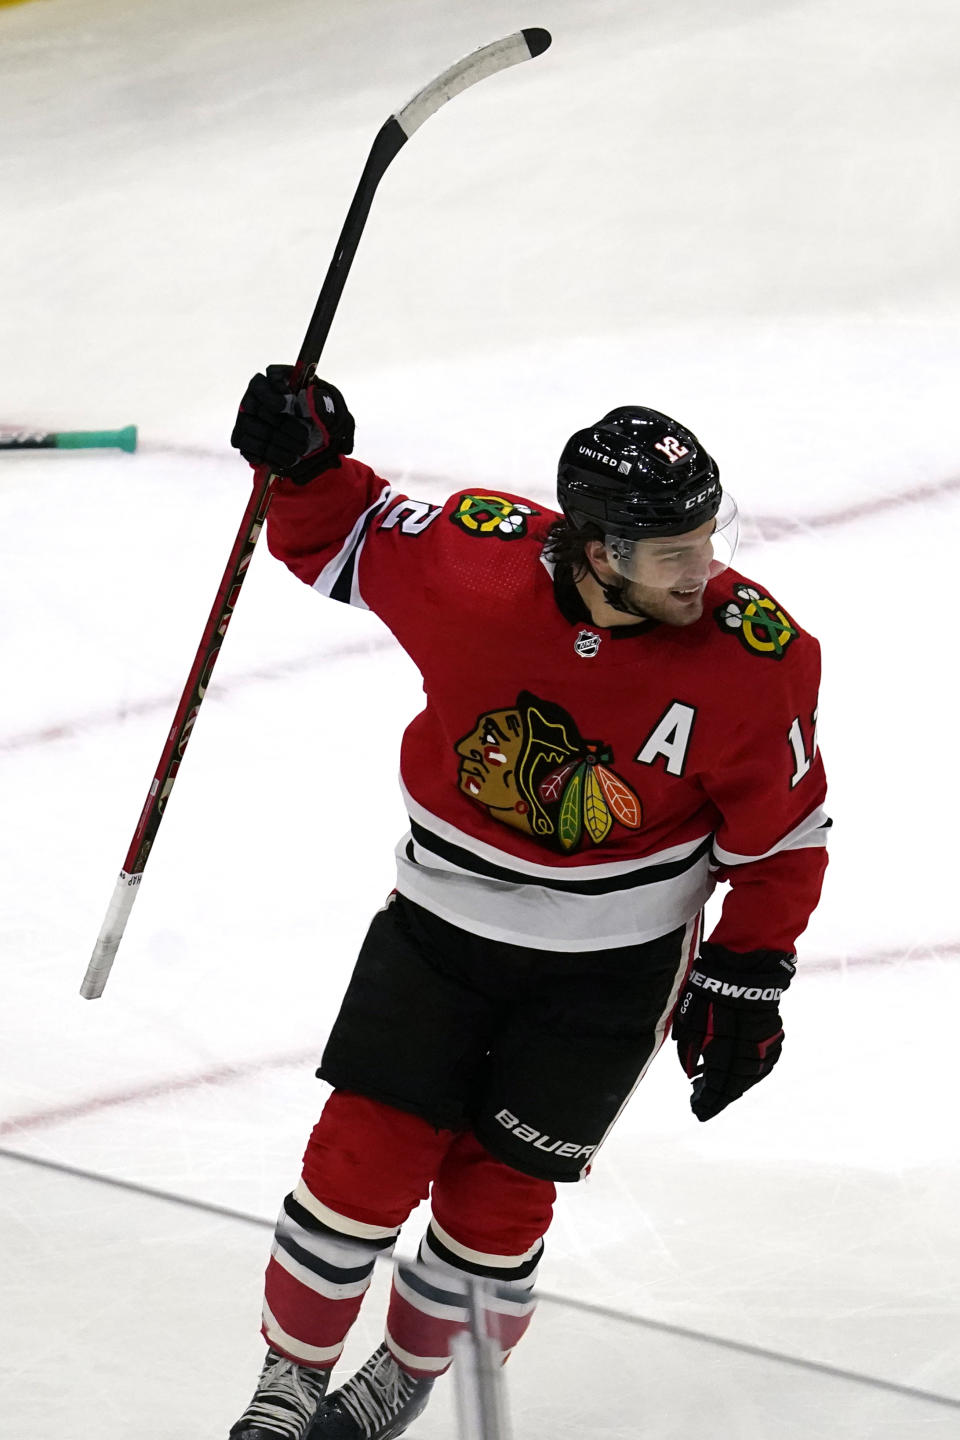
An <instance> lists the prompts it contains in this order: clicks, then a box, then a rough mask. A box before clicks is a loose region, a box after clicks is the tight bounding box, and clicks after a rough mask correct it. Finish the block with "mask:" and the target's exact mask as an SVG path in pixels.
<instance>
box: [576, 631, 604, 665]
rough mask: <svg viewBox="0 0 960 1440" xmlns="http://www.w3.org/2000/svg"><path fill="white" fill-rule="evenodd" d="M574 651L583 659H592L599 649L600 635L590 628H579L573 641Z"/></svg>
mask: <svg viewBox="0 0 960 1440" xmlns="http://www.w3.org/2000/svg"><path fill="white" fill-rule="evenodd" d="M573 648H574V650H575V651H576V653H577V654H578V655H579V656H580V657H581V658H582V659H584V660H592V659H593V657H594V655H596V653H597V651H598V650H599V649H600V636H599V635H595V634H594V633H593V631H592V630H581V631H580V634H579V635H578V636H577V638H576V640H574V642H573Z"/></svg>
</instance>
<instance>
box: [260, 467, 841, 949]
mask: <svg viewBox="0 0 960 1440" xmlns="http://www.w3.org/2000/svg"><path fill="white" fill-rule="evenodd" d="M555 518H556V516H555V514H554V513H553V512H551V511H549V510H546V509H544V508H543V507H542V506H537V505H534V504H533V503H532V502H530V501H528V500H524V499H522V498H519V497H516V496H512V495H503V494H493V493H485V492H482V491H479V490H478V491H469V492H467V491H465V492H460V493H458V494H456V495H454V496H452V497H451V498H450V499H449V500H448V501H447V502H446V504H444V505H430V504H426V503H424V502H421V501H417V500H411V499H409V498H407V497H406V496H404V495H401V494H398V493H397V492H396V491H395V490H393V489H392V488H391V487H390V485H389V484H388V483H387V482H386V481H385V480H383V479H381V478H380V477H379V476H377V475H376V474H375V473H374V472H373V471H372V470H371V469H370V468H369V467H368V466H366V465H363V464H361V463H359V462H358V461H355V460H351V459H344V460H343V462H342V465H341V468H339V469H338V470H335V471H331V472H330V473H329V474H326V475H324V476H323V477H322V478H320V479H318V480H316V481H314V482H312V483H311V484H309V485H307V486H303V487H298V486H296V485H293V484H292V483H291V482H290V481H288V480H279V481H277V482H276V486H275V493H274V496H273V500H272V503H271V508H270V511H269V514H268V519H267V541H268V545H269V547H270V550H271V551H272V553H273V554H274V555H275V556H277V557H278V559H280V560H282V561H283V562H284V563H285V564H286V565H288V566H289V568H290V569H291V570H292V571H293V572H294V574H295V575H297V576H299V578H300V579H301V580H303V581H305V582H306V583H307V584H308V585H312V586H313V587H314V589H316V590H318V591H319V592H320V593H321V594H323V595H328V596H331V597H332V598H334V599H336V600H342V601H345V602H346V603H348V604H351V605H357V606H360V607H362V608H364V609H370V610H373V611H375V612H376V614H378V615H379V616H380V617H381V618H382V619H383V620H384V621H385V622H386V624H387V625H388V626H389V627H390V629H391V631H392V632H393V634H394V635H395V636H396V638H397V640H398V641H399V643H400V644H401V645H402V646H403V648H404V649H405V650H406V651H407V653H408V654H409V655H410V657H411V658H412V659H413V661H414V663H415V664H416V665H417V667H418V669H419V670H420V673H421V674H422V676H423V685H424V691H425V693H426V706H425V708H424V709H423V710H422V711H421V713H420V714H419V715H417V716H416V717H415V718H414V719H413V720H412V721H411V722H410V724H409V725H408V727H407V729H406V732H405V734H404V738H403V745H402V750H401V762H400V772H401V774H400V778H401V786H402V789H403V793H404V799H405V801H406V805H407V809H408V813H409V816H410V832H409V834H407V835H405V836H404V837H403V839H402V840H401V842H400V844H399V846H398V848H397V867H398V877H397V888H398V889H399V890H400V891H401V892H402V893H403V894H404V895H407V896H408V897H409V898H410V899H412V900H414V901H416V902H417V903H419V904H421V905H424V906H426V907H427V908H429V909H430V910H432V911H433V912H434V913H435V914H437V915H439V916H441V917H442V918H443V919H445V920H448V921H450V922H451V923H452V924H454V925H459V926H460V927H461V928H463V929H466V930H468V931H471V932H472V933H474V934H478V935H484V936H488V937H490V938H492V939H496V940H505V941H509V942H512V943H515V944H520V945H526V946H533V947H537V948H541V949H550V950H565V951H573V950H589V949H600V948H605V947H608V946H618V945H629V944H633V943H636V942H639V941H644V940H649V939H652V938H654V937H656V936H657V935H663V934H666V933H668V932H669V931H671V930H673V929H675V928H676V927H678V926H680V925H682V924H685V923H686V922H687V921H689V920H690V919H691V918H692V917H693V916H695V915H696V914H697V913H698V911H699V910H700V909H701V908H702V906H703V904H704V902H705V901H706V900H707V898H708V897H709V895H710V894H711V892H712V890H713V889H714V887H715V885H716V883H717V881H718V879H720V880H725V881H729V883H730V890H729V893H728V894H727V895H726V897H725V899H724V904H723V909H722V913H721V916H720V919H719V923H718V925H717V926H716V928H715V930H714V931H713V934H712V935H711V937H710V938H711V939H712V940H714V941H716V942H717V943H719V944H723V945H726V946H728V947H730V948H731V949H734V950H738V951H747V950H754V949H761V948H762V949H775V950H785V951H792V950H793V949H794V944H795V941H796V938H797V936H798V935H799V934H800V932H801V931H802V930H803V929H804V927H805V926H806V924H807V921H808V919H809V916H810V913H811V911H812V910H813V908H814V906H815V905H816V903H817V900H818V898H819V893H820V886H821V882H822V878H823V871H824V868H825V865H826V852H825V848H824V847H825V843H826V834H827V828H828V826H829V823H830V822H829V821H828V820H827V818H826V816H825V814H824V812H823V809H822V806H823V801H824V795H825V790H826V782H825V779H824V773H823V767H822V764H821V761H820V757H819V754H818V752H817V742H816V716H817V687H818V683H819V647H818V645H817V642H816V640H814V639H813V637H812V636H810V635H808V634H806V633H805V632H804V631H802V630H801V629H800V628H799V626H798V625H797V624H796V623H795V622H794V620H793V619H792V618H791V617H790V616H789V615H788V613H787V612H786V611H785V610H784V609H783V608H782V606H781V605H780V604H779V603H778V602H777V601H776V600H774V599H773V598H772V597H771V596H770V595H768V594H767V593H766V591H764V589H763V588H762V587H761V586H760V585H758V584H756V583H754V582H753V581H752V580H748V579H746V578H745V577H744V576H742V575H740V574H738V573H737V572H736V571H733V570H727V571H726V572H724V573H723V574H722V575H720V576H719V577H718V578H717V579H714V580H711V581H710V583H709V585H708V587H707V591H706V594H705V598H704V610H703V614H702V616H701V618H700V619H699V620H698V621H697V622H696V623H695V624H693V625H690V626H686V627H682V628H681V627H673V626H669V625H665V624H654V623H652V622H646V623H641V624H639V625H638V626H625V627H614V628H610V629H605V628H603V627H600V626H597V625H595V624H593V622H592V620H591V619H590V616H589V614H588V612H587V611H586V609H585V607H584V605H583V602H582V600H581V599H580V596H579V594H578V592H577V591H576V588H575V587H574V585H573V584H572V580H571V578H570V577H569V576H565V575H563V574H555V573H554V567H553V566H552V565H551V563H550V562H549V561H548V560H547V559H546V558H545V556H544V545H543V542H544V539H545V536H546V532H547V530H548V528H549V526H550V524H551V523H552V521H553V520H554V519H555Z"/></svg>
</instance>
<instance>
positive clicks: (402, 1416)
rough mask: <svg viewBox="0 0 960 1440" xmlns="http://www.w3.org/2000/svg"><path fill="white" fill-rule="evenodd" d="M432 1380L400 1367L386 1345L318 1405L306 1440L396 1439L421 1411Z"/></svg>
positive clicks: (431, 1385) (427, 1397)
mask: <svg viewBox="0 0 960 1440" xmlns="http://www.w3.org/2000/svg"><path fill="white" fill-rule="evenodd" d="M432 1389H433V1380H432V1379H429V1380H416V1379H415V1378H414V1377H413V1376H412V1375H408V1374H407V1372H406V1371H405V1370H402V1369H401V1368H400V1366H399V1365H398V1364H397V1362H396V1360H394V1358H393V1356H392V1355H391V1354H390V1351H389V1350H388V1349H387V1347H386V1345H381V1346H380V1349H379V1350H375V1351H374V1352H373V1354H372V1355H371V1356H370V1359H369V1360H368V1361H367V1362H366V1364H364V1365H362V1366H361V1367H360V1369H359V1370H358V1371H357V1373H356V1375H353V1376H351V1378H350V1379H349V1380H348V1381H347V1382H346V1384H345V1385H343V1386H341V1388H340V1389H339V1390H335V1391H334V1392H333V1394H332V1395H330V1396H328V1397H327V1399H326V1400H325V1401H324V1402H323V1404H322V1405H321V1406H320V1409H319V1411H318V1413H317V1418H316V1420H315V1421H314V1425H313V1429H312V1430H311V1431H310V1440H395V1437H396V1436H397V1435H402V1434H403V1432H404V1430H406V1428H407V1426H408V1425H411V1424H412V1423H413V1421H414V1420H416V1418H417V1416H418V1415H419V1414H420V1413H421V1412H422V1411H423V1409H424V1408H425V1406H426V1403H427V1401H428V1400H429V1398H430V1391H431V1390H432Z"/></svg>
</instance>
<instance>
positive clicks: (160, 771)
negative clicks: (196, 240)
mask: <svg viewBox="0 0 960 1440" xmlns="http://www.w3.org/2000/svg"><path fill="white" fill-rule="evenodd" d="M550 38H551V37H550V34H549V32H548V31H546V30H540V29H535V28H533V29H527V30H519V31H517V33H516V34H515V35H508V36H506V37H505V38H504V39H503V40H496V41H494V43H493V44H492V45H485V46H483V48H482V49H480V50H475V51H474V52H473V53H472V54H471V55H468V56H466V58H465V59H463V60H460V61H458V63H457V64H456V65H451V66H450V68H449V70H444V72H443V74H442V75H438V76H437V78H436V79H435V80H432V81H431V82H430V84H429V85H426V86H425V87H424V88H423V89H422V90H420V91H418V93H417V94H416V95H414V97H413V99H412V100H410V101H409V102H408V103H407V104H406V105H405V106H404V107H403V109H402V110H398V111H397V113H396V114H395V115H391V116H390V118H389V120H387V121H386V122H385V123H384V125H383V126H382V127H381V129H380V131H379V133H378V134H377V137H376V139H375V140H374V142H373V145H372V146H371V148H370V154H369V155H368V156H367V162H366V164H365V166H364V168H363V173H362V174H361V176H360V183H359V184H358V186H357V190H356V193H355V195H354V197H353V200H352V202H351V204H350V208H349V210H348V211H347V218H346V220H345V221H344V224H343V229H342V230H341V232H340V238H339V240H338V241H337V244H336V248H335V250H334V252H333V259H332V260H331V262H330V268H329V269H328V270H327V274H326V277H325V279H324V282H323V285H322V286H321V288H320V295H319V297H318V299H317V304H316V308H315V309H314V312H313V316H312V317H311V320H310V324H309V326H308V327H307V333H306V335H305V336H304V340H303V344H302V345H301V347H300V354H299V356H298V357H297V363H296V368H295V370H294V376H293V382H292V383H293V384H294V385H295V386H297V385H302V384H304V383H306V382H307V381H308V380H309V379H310V378H311V377H312V375H313V372H314V370H315V369H316V365H317V361H318V360H319V359H320V354H321V351H322V350H323V346H324V344H325V342H326V339H327V335H328V334H329V331H330V326H331V324H332V322H333V317H334V315H335V313H336V309H337V305H338V304H339V301H340V296H341V294H342V293H343V287H344V284H345V283H346V279H347V276H348V274H349V273H350V266H351V264H352V263H353V257H354V255H355V254H356V251H357V245H358V244H359V241H360V236H361V235H362V233H363V227H364V225H365V224H366V220H367V216H368V215H369V213H370V206H371V204H372V202H373V197H374V194H375V193H376V189H377V186H378V185H379V183H380V181H381V180H382V178H383V176H384V174H385V173H386V170H387V167H388V166H389V164H390V162H391V161H392V160H393V159H394V158H395V156H396V155H397V154H398V153H399V151H400V150H401V149H402V148H403V146H404V145H405V144H406V142H407V141H408V140H409V139H410V136H411V135H412V134H413V133H414V131H416V130H418V129H419V128H420V126H421V125H422V124H423V122H424V121H425V120H427V119H428V118H429V117H430V116H431V115H432V114H433V113H434V111H436V110H439V109H440V106H441V105H444V104H446V102H447V101H448V100H452V99H453V97H454V96H455V95H459V94H460V92H461V91H462V90H466V89H467V88H468V87H469V86H471V85H475V84H476V83H477V81H478V80H484V79H486V77H487V76H488V75H495V74H496V73H497V71H498V70H506V69H507V68H508V66H510V65H517V64H519V63H520V61H522V60H529V59H531V58H532V57H533V56H535V55H542V54H543V52H544V50H546V48H547V46H548V45H549V44H550ZM275 478H276V477H275V476H274V475H273V474H271V472H270V470H269V468H268V467H267V466H265V465H262V466H260V467H259V468H258V469H256V470H255V471H254V474H253V492H252V494H251V496H250V499H249V501H248V503H247V508H246V510H245V511H244V514H243V519H242V520H241V522H240V529H239V530H238V532H237V538H236V540H235V541H234V542H233V549H232V550H231V552H230V558H229V559H228V561H227V567H226V569H225V570H224V572H223V578H222V579H221V581H220V588H219V589H218V591H217V595H216V599H215V600H214V602H213V609H212V610H211V611H210V615H209V618H208V619H207V623H206V627H205V629H204V632H203V636H202V638H201V640H200V645H199V647H198V649H197V653H196V655H195V656H194V661H193V665H192V667H191V669H190V674H189V675H188V677H187V683H186V685H185V686H184V690H183V694H182V695H181V697H180V703H179V705H178V706H177V711H176V714H175V715H174V717H173V724H172V725H171V727H170V733H169V734H168V736H167V741H166V744H165V745H164V747H163V753H162V754H161V756H160V763H159V765H158V766H157V772H156V775H155V776H154V778H153V780H152V782H151V784H150V789H149V792H148V794H147V799H146V802H145V804H144V807H143V810H142V811H141V813H140V819H139V820H138V821H137V827H136V829H135V830H134V832H133V839H132V841H131V842H130V848H129V850H128V851H127V854H126V856H125V858H124V862H123V868H122V870H121V871H120V875H119V877H118V879H117V883H116V886H115V888H114V892H113V895H112V897H111V900H110V904H109V906H108V908H107V914H106V918H105V919H104V922H103V925H102V927H101V929H100V934H99V936H98V938H97V943H96V945H95V946H94V948H93V954H92V956H91V957H90V963H89V965H88V966H87V972H86V975H85V976H84V979H83V984H82V985H81V987H80V994H81V995H82V996H83V997H84V999H86V1000H95V999H96V998H97V997H98V996H99V995H102V994H103V988H104V986H105V985H106V983H107V977H108V975H109V974H110V969H111V966H112V965H113V961H114V958H115V956H116V953H117V948H118V947H119V944H120V941H121V939H122V938H123V932H124V929H125V928H126V924H127V920H128V918H129V916H130V911H131V910H132V908H133V902H134V900H135V899H136V896H137V892H138V889H139V887H140V881H141V880H142V879H143V871H144V867H145V866H146V863H147V859H148V857H149V855H150V851H151V849H152V847H153V842H154V840H155V839H156V837H157V831H158V830H159V828H160V821H161V820H162V818H163V812H164V809H165V807H166V803H167V801H168V800H169V798H170V792H171V790H172V789H173V784H174V781H175V780H176V778H177V772H178V771H179V769H180V765H181V762H182V760H183V755H184V751H185V750H186V748H187V743H188V741H189V739H190V735H191V733H192V731H193V727H194V724H195V723H196V719H197V715H198V713H199V710H200V705H201V703H202V701H203V697H204V695H205V694H206V691H207V686H208V685H209V684H210V677H211V675H212V673H213V667H214V665H215V664H216V660H217V656H218V654H219V653H220V646H221V645H222V643H223V637H224V635H225V634H226V630H227V626H228V624H229V623H230V617H231V616H232V615H233V611H234V607H235V606H236V603H237V599H238V597H239V594H240V587H241V585H242V584H243V581H244V577H245V575H246V573H247V569H248V567H249V564H250V561H251V559H252V558H253V550H254V546H255V545H256V543H257V540H258V538H259V535H260V531H261V530H262V528H263V523H264V520H265V519H266V514H267V510H268V508H269V505H270V499H271V494H272V486H273V482H274V479H275Z"/></svg>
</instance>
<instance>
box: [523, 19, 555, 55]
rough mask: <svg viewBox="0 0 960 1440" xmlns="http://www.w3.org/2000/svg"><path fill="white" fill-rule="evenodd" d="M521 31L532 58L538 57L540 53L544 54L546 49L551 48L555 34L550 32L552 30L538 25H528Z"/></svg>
mask: <svg viewBox="0 0 960 1440" xmlns="http://www.w3.org/2000/svg"><path fill="white" fill-rule="evenodd" d="M520 33H521V34H522V35H523V38H524V40H526V42H527V49H528V50H529V51H530V57H531V59H536V57H537V56H538V55H542V54H543V52H544V50H548V49H549V48H550V45H551V43H552V41H553V36H552V35H551V34H550V31H549V30H541V29H540V28H539V26H537V25H531V26H528V27H527V28H526V29H525V30H522V31H521V32H520Z"/></svg>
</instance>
